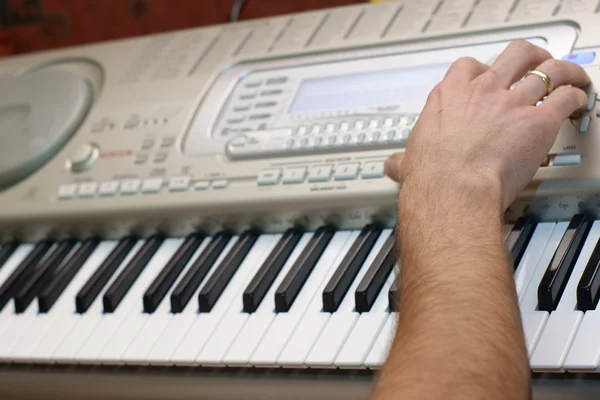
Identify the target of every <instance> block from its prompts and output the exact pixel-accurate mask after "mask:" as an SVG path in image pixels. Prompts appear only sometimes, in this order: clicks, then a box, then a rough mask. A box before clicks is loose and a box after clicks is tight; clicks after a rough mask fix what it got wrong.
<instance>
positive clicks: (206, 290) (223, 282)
mask: <svg viewBox="0 0 600 400" xmlns="http://www.w3.org/2000/svg"><path fill="white" fill-rule="evenodd" d="M259 235H260V233H259V232H258V231H256V230H253V229H251V230H249V231H246V232H244V233H243V234H242V235H241V236H240V238H239V240H238V241H237V242H236V244H234V245H233V247H232V248H231V251H230V252H229V253H228V254H227V255H226V256H225V258H224V259H223V261H222V262H221V264H219V266H218V267H217V269H216V270H215V272H214V273H213V274H212V275H211V276H210V279H209V280H208V281H207V282H206V284H205V285H204V287H203V288H202V289H200V293H199V294H198V305H199V311H200V312H210V310H212V308H213V306H214V305H215V303H216V302H217V300H219V297H221V293H223V290H224V289H225V286H227V284H228V283H229V281H230V280H231V278H232V277H233V275H234V274H235V273H236V272H237V270H238V268H239V267H240V265H241V264H242V262H243V261H244V259H245V258H246V256H247V255H248V253H249V252H250V250H251V249H252V246H254V243H255V242H256V240H257V239H258V236H259Z"/></svg>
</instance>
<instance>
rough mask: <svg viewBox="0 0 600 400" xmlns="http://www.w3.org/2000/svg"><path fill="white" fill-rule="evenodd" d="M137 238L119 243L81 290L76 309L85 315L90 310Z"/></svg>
mask: <svg viewBox="0 0 600 400" xmlns="http://www.w3.org/2000/svg"><path fill="white" fill-rule="evenodd" d="M136 242H137V238H134V237H126V238H124V239H122V240H121V241H119V243H118V244H117V245H116V246H115V248H114V249H113V250H112V251H111V252H110V254H109V255H108V257H106V259H105V260H104V261H103V262H102V264H101V265H100V267H98V269H97V270H96V271H95V272H94V274H93V275H92V276H91V278H90V279H88V281H87V282H86V283H85V285H84V286H83V287H82V288H81V290H80V291H79V293H77V296H76V297H75V309H76V310H77V312H78V313H80V314H83V313H84V312H86V311H87V310H88V308H90V306H91V305H92V303H93V302H94V300H96V297H98V295H99V294H100V291H101V290H102V288H103V287H104V285H106V284H107V283H108V281H109V279H110V277H111V276H113V274H114V273H115V271H116V270H117V269H118V268H119V265H121V263H122V262H123V260H124V259H125V257H127V254H129V252H130V251H131V249H132V248H133V246H135V244H136Z"/></svg>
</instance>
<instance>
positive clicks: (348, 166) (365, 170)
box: [256, 161, 384, 186]
mask: <svg viewBox="0 0 600 400" xmlns="http://www.w3.org/2000/svg"><path fill="white" fill-rule="evenodd" d="M359 173H360V176H361V178H362V179H378V178H383V177H384V172H383V161H369V162H366V163H365V164H364V165H363V167H362V171H361V168H360V163H357V162H355V163H344V164H339V165H338V166H336V167H335V168H334V165H333V164H323V165H316V166H314V167H311V168H310V169H309V168H308V167H294V168H287V169H286V170H285V171H283V170H282V169H280V168H271V169H265V170H263V171H261V173H260V174H259V176H258V179H257V180H256V183H257V185H258V186H273V185H277V184H279V182H281V183H282V184H284V185H292V184H299V183H304V181H306V180H308V182H309V183H319V182H329V181H330V180H331V177H332V175H333V179H334V180H335V181H350V180H354V179H357V178H358V176H359ZM307 178H308V179H307Z"/></svg>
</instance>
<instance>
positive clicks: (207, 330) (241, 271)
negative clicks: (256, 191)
mask: <svg viewBox="0 0 600 400" xmlns="http://www.w3.org/2000/svg"><path fill="white" fill-rule="evenodd" d="M279 236H280V235H261V236H260V237H259V238H258V240H257V241H256V243H255V244H254V246H253V248H252V250H251V251H250V253H248V255H247V256H246V260H244V262H243V263H242V265H240V267H239V268H238V270H237V272H236V273H235V275H234V276H233V277H232V278H231V280H230V281H229V284H228V285H227V287H226V288H225V290H223V293H222V294H221V296H220V297H219V300H218V301H217V303H216V304H215V305H214V307H213V308H212V310H211V312H208V313H201V314H199V315H198V316H197V317H196V319H195V320H194V324H193V325H192V326H191V327H190V329H189V330H188V332H187V335H186V336H185V337H184V338H183V340H182V341H181V343H180V344H179V346H177V349H175V352H174V353H173V354H172V355H171V357H170V360H171V362H172V363H173V364H176V365H197V361H196V357H197V356H198V354H199V353H200V351H202V349H203V348H204V345H205V344H206V342H207V341H208V340H209V338H210V337H211V335H212V333H213V332H214V330H215V328H216V327H217V326H218V325H219V323H220V322H221V320H222V319H223V317H224V315H225V314H226V313H227V310H228V309H229V306H230V305H231V304H232V303H233V302H235V301H236V300H238V297H237V296H240V287H242V286H243V285H244V284H245V283H246V281H247V279H248V276H252V275H251V274H252V273H253V272H254V267H255V263H254V260H256V259H257V258H260V257H262V255H263V254H264V253H268V252H269V251H271V249H272V248H273V247H274V246H275V244H276V241H277V240H278V238H279ZM240 301H241V300H240Z"/></svg>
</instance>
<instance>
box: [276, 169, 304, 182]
mask: <svg viewBox="0 0 600 400" xmlns="http://www.w3.org/2000/svg"><path fill="white" fill-rule="evenodd" d="M306 170H307V168H306V167H298V168H288V169H286V170H285V173H284V174H283V180H282V183H283V184H284V185H293V184H297V183H302V182H304V179H306Z"/></svg>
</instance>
